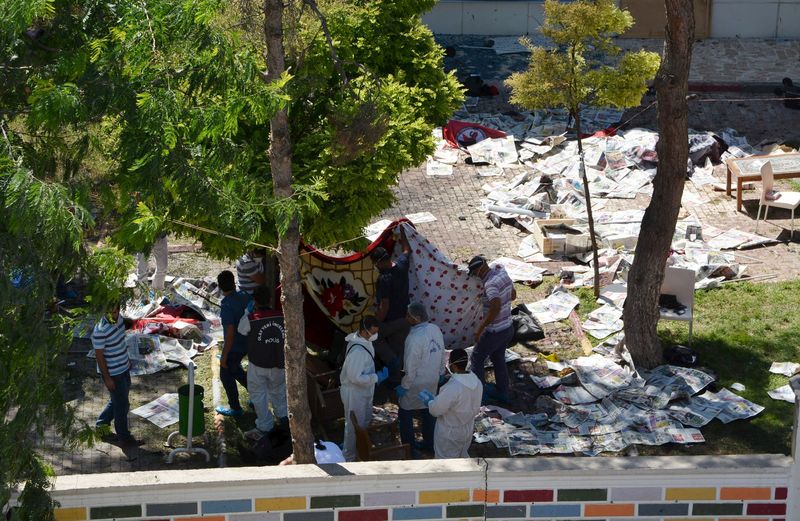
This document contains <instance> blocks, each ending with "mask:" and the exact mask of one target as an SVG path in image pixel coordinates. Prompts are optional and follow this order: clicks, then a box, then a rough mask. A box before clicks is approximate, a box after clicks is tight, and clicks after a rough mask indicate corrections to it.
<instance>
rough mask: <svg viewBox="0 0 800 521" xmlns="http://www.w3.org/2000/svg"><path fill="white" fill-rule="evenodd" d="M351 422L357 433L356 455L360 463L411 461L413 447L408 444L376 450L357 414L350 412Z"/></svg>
mask: <svg viewBox="0 0 800 521" xmlns="http://www.w3.org/2000/svg"><path fill="white" fill-rule="evenodd" d="M350 421H351V422H352V423H353V429H354V430H355V431H356V453H357V454H358V461H392V460H404V459H411V446H410V445H408V444H407V443H402V444H399V443H398V444H396V445H391V446H388V447H380V448H374V447H373V446H372V440H370V439H369V432H367V429H365V428H364V427H362V426H361V425H359V424H358V420H357V419H356V414H355V413H354V412H353V411H350Z"/></svg>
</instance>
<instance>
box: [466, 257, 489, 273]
mask: <svg viewBox="0 0 800 521" xmlns="http://www.w3.org/2000/svg"><path fill="white" fill-rule="evenodd" d="M484 265H486V258H485V257H483V256H482V255H476V256H474V257H472V259H471V260H470V261H469V264H468V265H467V266H469V274H470V275H472V274H473V273H475V272H476V271H478V270H479V269H480V268H481V266H484Z"/></svg>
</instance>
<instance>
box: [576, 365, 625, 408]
mask: <svg viewBox="0 0 800 521" xmlns="http://www.w3.org/2000/svg"><path fill="white" fill-rule="evenodd" d="M570 367H572V368H573V369H574V370H575V372H576V373H577V374H578V379H579V380H580V382H581V385H583V387H584V388H585V389H586V390H587V391H588V392H589V393H590V394H592V395H593V396H595V397H596V398H597V399H598V400H599V399H601V398H605V397H606V396H608V395H610V394H612V393H614V392H616V391H618V390H620V389H624V388H626V387H629V386H630V385H631V381H632V376H631V375H630V374H629V373H628V372H626V371H625V369H623V368H622V366H620V365H619V364H616V363H614V362H613V361H612V360H610V359H608V358H606V357H604V356H602V355H597V354H593V355H591V356H582V357H580V358H576V359H575V360H571V361H570Z"/></svg>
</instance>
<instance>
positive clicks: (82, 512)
mask: <svg viewBox="0 0 800 521" xmlns="http://www.w3.org/2000/svg"><path fill="white" fill-rule="evenodd" d="M54 513H55V516H56V521H86V519H87V513H86V507H76V508H56V509H55V512H54Z"/></svg>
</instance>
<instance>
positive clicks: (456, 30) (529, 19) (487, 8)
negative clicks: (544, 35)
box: [422, 0, 544, 36]
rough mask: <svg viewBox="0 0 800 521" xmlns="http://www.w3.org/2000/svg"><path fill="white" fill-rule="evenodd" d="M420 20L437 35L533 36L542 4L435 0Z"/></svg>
mask: <svg viewBox="0 0 800 521" xmlns="http://www.w3.org/2000/svg"><path fill="white" fill-rule="evenodd" d="M422 19H423V21H424V22H425V23H426V24H427V25H428V27H430V28H431V30H432V31H433V32H434V33H439V34H485V35H494V36H501V35H507V36H519V35H523V34H535V33H538V30H539V25H540V24H541V22H542V21H543V20H544V2H542V1H527V0H517V1H514V0H509V1H483V2H470V1H462V0H439V2H438V3H437V4H436V6H434V8H433V9H432V10H431V11H430V12H429V13H427V14H426V15H424V16H423V17H422Z"/></svg>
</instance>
